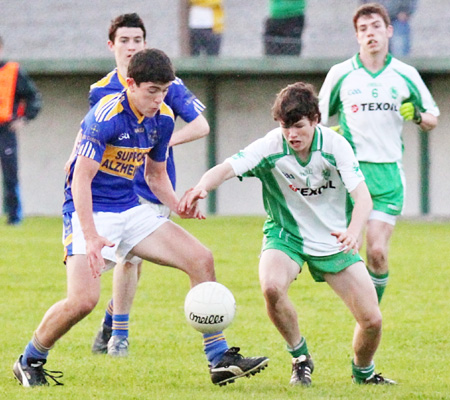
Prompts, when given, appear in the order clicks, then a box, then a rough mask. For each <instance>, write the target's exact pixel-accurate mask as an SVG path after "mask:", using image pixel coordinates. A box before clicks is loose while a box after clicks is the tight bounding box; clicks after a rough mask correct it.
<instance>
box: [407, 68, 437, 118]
mask: <svg viewBox="0 0 450 400" xmlns="http://www.w3.org/2000/svg"><path fill="white" fill-rule="evenodd" d="M413 71H414V73H413V79H414V84H415V85H416V86H417V89H418V90H419V92H420V98H421V100H422V104H421V106H422V107H423V108H424V109H425V112H426V113H430V114H431V115H434V116H435V117H438V116H439V115H440V112H439V108H438V106H437V105H436V102H435V101H434V99H433V96H432V95H431V93H430V91H429V90H428V88H427V86H426V85H425V83H424V81H423V79H422V77H421V76H420V74H419V72H418V71H417V70H416V69H415V68H414V69H413Z"/></svg>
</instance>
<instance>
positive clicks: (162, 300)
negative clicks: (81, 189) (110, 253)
mask: <svg viewBox="0 0 450 400" xmlns="http://www.w3.org/2000/svg"><path fill="white" fill-rule="evenodd" d="M175 221H176V222H178V223H180V224H181V225H183V226H184V227H185V228H186V229H187V230H189V231H190V232H192V233H193V234H194V235H195V236H197V237H198V238H199V239H200V240H201V241H202V242H203V243H204V244H205V245H207V246H208V247H209V248H210V249H211V250H212V251H213V254H214V256H215V262H216V273H217V279H218V281H220V282H221V283H223V284H225V285H227V286H228V287H229V288H230V289H231V290H232V292H233V293H234V296H235V298H236V301H237V314H236V318H235V320H234V322H233V324H232V325H231V326H230V327H229V328H228V329H227V330H226V336H227V340H228V344H229V345H230V346H239V347H241V352H242V353H243V354H244V355H248V356H251V355H265V356H268V357H270V362H269V368H267V369H266V370H264V371H263V372H262V373H260V374H257V375H255V376H253V377H252V378H251V379H245V378H242V379H239V380H237V381H236V382H235V383H234V384H232V385H227V386H225V387H216V386H214V385H212V384H211V382H210V378H209V374H208V369H207V365H206V360H205V356H204V354H203V349H202V340H201V335H200V334H199V333H198V332H196V331H194V330H193V329H192V328H191V327H190V326H188V324H187V322H186V321H185V318H184V313H183V301H184V296H185V295H186V293H187V292H188V289H189V284H188V279H187V277H186V276H185V275H184V274H183V273H181V272H179V271H175V270H173V269H170V268H164V267H159V266H154V265H151V264H150V263H146V264H145V266H144V271H143V275H142V278H141V281H140V283H139V290H138V293H137V295H136V299H135V302H134V307H133V310H132V314H131V320H130V352H131V355H130V357H128V358H126V359H111V358H109V357H107V356H93V355H92V354H91V352H90V347H91V344H92V340H93V338H94V335H95V333H96V331H97V329H98V327H99V325H100V321H101V319H102V317H103V313H104V307H105V306H106V303H107V301H108V300H109V297H110V295H111V280H112V279H111V278H112V273H110V272H109V273H106V274H105V275H104V276H103V277H102V285H103V287H102V298H101V300H100V303H99V304H98V306H97V308H96V309H95V310H94V311H93V312H92V314H91V315H89V316H88V317H87V318H86V319H85V320H83V321H81V322H80V323H79V324H78V325H76V326H75V327H74V328H73V329H72V330H71V331H70V332H69V333H68V334H67V335H66V336H64V337H63V338H62V339H61V340H60V341H59V342H58V343H57V345H56V347H55V349H54V350H52V351H51V353H50V357H49V360H48V364H47V365H46V367H47V368H48V369H50V370H62V371H64V375H65V376H64V378H63V382H64V384H65V385H64V386H61V387H44V388H33V389H25V388H23V387H21V386H19V385H18V384H17V382H16V381H15V380H14V378H13V374H12V365H13V363H14V361H15V360H16V358H17V356H18V355H19V354H20V353H21V352H22V351H23V348H24V346H25V345H26V343H27V342H28V340H29V339H30V338H31V335H32V333H33V330H34V329H36V327H37V325H38V324H39V322H40V320H41V318H42V316H43V314H44V313H45V311H46V310H47V309H48V308H49V307H50V306H51V305H52V304H53V303H54V302H56V301H58V300H60V299H62V298H63V297H64V296H65V290H66V282H65V269H64V266H63V264H62V261H61V260H62V245H61V225H62V224H61V219H60V218H42V217H40V218H39V217H36V218H28V219H26V220H25V223H24V224H23V225H22V226H19V227H14V228H11V227H7V226H5V225H4V220H2V221H0V223H1V225H0V249H1V251H0V280H1V291H0V299H1V303H0V304H1V305H2V312H1V317H0V318H1V320H0V329H1V334H0V348H1V349H2V357H1V362H0V398H1V399H8V400H12V399H25V400H26V399H58V400H60V399H63V400H66V399H67V400H72V399H76V400H79V399H111V400H114V399H195V400H198V399H215V400H220V399H224V400H225V399H226V400H230V399H233V400H234V399H246V400H247V399H298V398H308V399H377V400H378V399H424V400H425V399H426V400H428V399H450V369H449V368H448V365H449V361H448V357H449V355H450V335H449V331H450V311H449V305H450V291H449V288H448V283H449V282H450V261H449V260H450V245H449V243H450V239H449V238H450V223H425V222H407V221H401V222H400V223H398V225H397V227H396V231H395V232H394V237H393V240H392V243H391V253H390V254H391V256H390V264H391V275H390V284H389V286H388V288H387V290H386V293H385V296H384V298H383V302H382V305H381V309H382V312H383V317H384V322H383V323H384V330H383V339H382V342H381V345H380V348H379V350H378V352H377V355H376V358H375V362H376V366H377V368H376V369H377V371H378V372H380V371H381V372H383V374H384V375H385V376H387V377H389V378H391V379H394V380H396V381H398V383H399V385H397V386H395V387H365V386H364V387H363V386H357V385H353V384H352V383H351V379H350V375H351V368H350V362H351V358H352V349H351V340H352V334H353V326H354V322H353V319H352V317H351V315H350V313H349V312H348V311H347V309H346V308H345V306H344V305H343V304H342V303H341V301H340V300H339V299H338V298H337V296H336V295H335V294H334V293H333V292H332V291H331V289H330V288H329V287H328V286H327V285H326V284H317V283H314V281H313V280H312V278H311V276H310V275H309V272H308V271H307V268H304V271H303V272H302V274H301V275H300V276H299V279H298V280H297V281H296V282H295V283H294V284H293V285H292V287H291V291H290V295H291V297H292V300H293V301H294V303H295V304H296V306H297V311H298V314H299V321H300V327H301V330H302V333H303V334H304V335H305V336H306V338H307V340H308V347H309V349H310V351H311V353H312V355H313V357H314V361H315V364H316V370H315V371H314V374H313V385H312V387H310V388H301V387H294V388H293V387H289V385H288V382H289V378H290V372H291V369H290V357H289V355H288V353H287V352H286V350H285V346H284V343H283V340H282V339H281V336H280V335H279V334H278V332H277V331H276V329H275V327H274V326H273V325H272V323H271V322H270V321H269V319H268V317H267V315H266V311H265V308H264V301H263V298H262V295H261V292H260V288H259V283H258V267H257V266H258V253H259V250H260V245H261V239H262V233H261V227H262V223H263V219H262V218H261V217H209V218H208V219H207V220H206V221H182V220H179V219H176V220H175Z"/></svg>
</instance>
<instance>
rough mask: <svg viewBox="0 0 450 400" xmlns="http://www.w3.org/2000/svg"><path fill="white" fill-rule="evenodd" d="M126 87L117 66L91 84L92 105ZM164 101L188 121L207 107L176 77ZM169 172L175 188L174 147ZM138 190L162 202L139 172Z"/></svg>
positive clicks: (143, 194)
mask: <svg viewBox="0 0 450 400" xmlns="http://www.w3.org/2000/svg"><path fill="white" fill-rule="evenodd" d="M124 87H127V83H126V80H125V79H124V78H123V77H122V76H120V74H119V72H118V71H117V68H116V69H114V70H113V71H111V72H110V73H109V74H108V75H106V76H105V77H104V78H102V79H100V80H99V81H98V82H96V83H94V84H93V85H91V90H90V92H89V104H90V106H91V107H93V106H94V105H95V104H96V103H97V102H98V101H99V100H100V99H101V98H103V97H104V96H107V95H111V94H113V93H117V92H119V91H122V90H123V88H124ZM164 103H166V104H167V105H168V106H169V107H170V108H171V109H172V111H173V114H172V115H173V118H174V119H176V118H177V117H178V116H179V117H181V119H182V120H183V121H185V122H187V123H189V122H192V121H193V120H194V119H195V118H197V117H198V116H199V115H200V114H201V113H202V112H203V110H204V109H205V106H204V105H203V104H202V102H201V101H200V100H199V99H197V97H196V96H195V95H194V94H193V93H192V92H191V91H190V90H189V89H188V88H187V87H186V86H185V84H184V82H183V81H182V80H181V79H180V78H176V79H175V80H174V81H173V83H172V85H170V87H169V91H168V93H167V95H166V97H165V99H164ZM164 114H165V112H164V110H162V115H164ZM167 123H168V124H169V125H170V120H164V119H163V121H161V124H162V125H163V126H166V125H167ZM165 129H167V127H166V128H165ZM167 173H168V175H169V178H170V181H171V182H172V186H173V188H174V189H175V183H176V171H175V163H174V157H173V150H172V148H169V156H168V158H167ZM136 191H137V192H138V193H139V195H140V196H142V197H143V198H144V199H146V200H148V201H151V202H152V203H158V204H159V203H160V201H159V200H158V199H157V198H156V196H155V195H154V194H153V193H152V192H151V191H150V189H149V188H148V185H147V183H146V182H145V181H144V180H143V174H139V175H138V177H137V179H136Z"/></svg>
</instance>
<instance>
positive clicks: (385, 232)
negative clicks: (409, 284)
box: [366, 219, 394, 274]
mask: <svg viewBox="0 0 450 400" xmlns="http://www.w3.org/2000/svg"><path fill="white" fill-rule="evenodd" d="M393 232H394V226H393V225H391V224H388V223H386V222H383V221H379V220H376V219H372V220H369V222H368V223H367V235H366V238H367V261H368V268H369V269H370V270H371V271H372V272H374V273H376V274H385V273H387V272H388V270H389V266H388V252H389V241H390V239H391V236H392V233H393Z"/></svg>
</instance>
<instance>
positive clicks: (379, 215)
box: [369, 210, 397, 226]
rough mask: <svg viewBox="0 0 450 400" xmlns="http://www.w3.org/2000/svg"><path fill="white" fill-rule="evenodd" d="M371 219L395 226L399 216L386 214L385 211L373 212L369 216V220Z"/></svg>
mask: <svg viewBox="0 0 450 400" xmlns="http://www.w3.org/2000/svg"><path fill="white" fill-rule="evenodd" d="M371 219H376V220H377V221H382V222H386V223H387V224H389V225H392V226H395V222H396V221H397V216H396V215H391V214H387V213H384V212H383V211H378V210H372V211H371V212H370V215H369V220H371Z"/></svg>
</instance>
